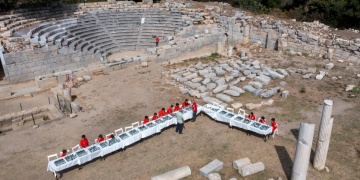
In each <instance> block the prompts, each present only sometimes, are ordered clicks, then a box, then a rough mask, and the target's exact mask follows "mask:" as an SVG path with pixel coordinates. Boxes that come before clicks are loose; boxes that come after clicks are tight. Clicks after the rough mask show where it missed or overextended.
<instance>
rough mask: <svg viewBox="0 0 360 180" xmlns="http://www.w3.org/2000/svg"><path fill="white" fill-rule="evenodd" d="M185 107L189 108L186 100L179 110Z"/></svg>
mask: <svg viewBox="0 0 360 180" xmlns="http://www.w3.org/2000/svg"><path fill="white" fill-rule="evenodd" d="M187 106H189V102H188V99H185V101H184V102H183V103H182V105H181V108H186V107H187Z"/></svg>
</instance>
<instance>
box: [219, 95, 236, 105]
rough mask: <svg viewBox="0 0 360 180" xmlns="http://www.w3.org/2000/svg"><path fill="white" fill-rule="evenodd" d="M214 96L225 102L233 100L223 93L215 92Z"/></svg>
mask: <svg viewBox="0 0 360 180" xmlns="http://www.w3.org/2000/svg"><path fill="white" fill-rule="evenodd" d="M216 98H219V99H220V100H222V101H225V102H228V103H230V102H233V101H234V99H232V98H231V97H230V96H228V95H225V94H217V95H216Z"/></svg>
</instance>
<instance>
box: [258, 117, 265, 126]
mask: <svg viewBox="0 0 360 180" xmlns="http://www.w3.org/2000/svg"><path fill="white" fill-rule="evenodd" d="M259 123H262V124H266V119H265V117H264V116H261V118H260V120H259Z"/></svg>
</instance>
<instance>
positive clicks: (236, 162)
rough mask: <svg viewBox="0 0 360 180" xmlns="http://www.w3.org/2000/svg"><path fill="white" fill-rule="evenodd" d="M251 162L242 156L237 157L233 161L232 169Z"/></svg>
mask: <svg viewBox="0 0 360 180" xmlns="http://www.w3.org/2000/svg"><path fill="white" fill-rule="evenodd" d="M249 164H251V161H250V159H249V158H243V159H239V160H236V161H234V162H233V167H234V169H241V168H242V167H244V166H247V165H249Z"/></svg>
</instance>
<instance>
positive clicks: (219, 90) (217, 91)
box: [213, 84, 228, 94]
mask: <svg viewBox="0 0 360 180" xmlns="http://www.w3.org/2000/svg"><path fill="white" fill-rule="evenodd" d="M227 88H228V85H225V84H224V85H219V86H218V87H216V88H215V89H214V90H213V93H215V94H217V93H220V92H223V91H224V90H225V89H227Z"/></svg>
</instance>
